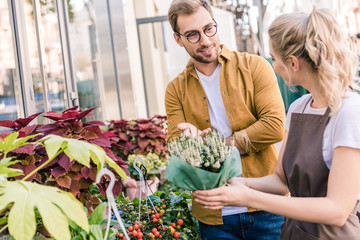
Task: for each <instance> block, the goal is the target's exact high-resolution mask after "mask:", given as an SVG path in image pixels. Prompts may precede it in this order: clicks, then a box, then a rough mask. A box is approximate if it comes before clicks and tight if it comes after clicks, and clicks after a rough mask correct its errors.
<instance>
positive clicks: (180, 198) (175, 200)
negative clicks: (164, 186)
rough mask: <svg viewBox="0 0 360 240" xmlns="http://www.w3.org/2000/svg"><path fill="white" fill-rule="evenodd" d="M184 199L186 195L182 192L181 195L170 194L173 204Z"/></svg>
mask: <svg viewBox="0 0 360 240" xmlns="http://www.w3.org/2000/svg"><path fill="white" fill-rule="evenodd" d="M183 199H184V196H183V194H180V195H171V196H170V203H171V205H174V204H175V203H178V202H180V201H181V200H183Z"/></svg>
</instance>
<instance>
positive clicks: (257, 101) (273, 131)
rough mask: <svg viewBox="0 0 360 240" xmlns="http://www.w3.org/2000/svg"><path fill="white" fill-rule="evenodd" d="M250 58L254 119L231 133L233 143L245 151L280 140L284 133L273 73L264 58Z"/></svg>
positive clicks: (281, 104) (275, 79) (278, 96)
mask: <svg viewBox="0 0 360 240" xmlns="http://www.w3.org/2000/svg"><path fill="white" fill-rule="evenodd" d="M253 60H255V61H254V62H252V63H250V64H249V65H250V68H251V71H252V81H253V86H254V107H255V108H254V109H255V117H256V118H257V121H255V122H254V123H253V124H251V125H249V126H248V127H247V128H245V129H242V130H240V131H238V132H235V134H234V136H235V140H236V142H237V144H238V145H239V146H240V147H241V148H242V149H243V150H244V151H245V152H246V153H248V154H251V153H253V152H258V151H260V150H262V149H264V148H266V147H268V146H269V145H271V144H274V143H277V142H279V141H281V140H282V139H283V137H284V133H285V130H284V120H285V108H284V103H283V100H282V97H281V93H280V89H279V86H278V83H277V78H276V76H275V73H274V71H273V69H272V67H271V65H270V64H269V63H268V62H267V61H266V60H265V59H264V58H262V57H257V58H255V59H253Z"/></svg>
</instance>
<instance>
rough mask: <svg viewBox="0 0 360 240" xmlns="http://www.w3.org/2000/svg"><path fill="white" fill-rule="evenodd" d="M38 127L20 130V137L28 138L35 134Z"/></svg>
mask: <svg viewBox="0 0 360 240" xmlns="http://www.w3.org/2000/svg"><path fill="white" fill-rule="evenodd" d="M36 127H37V125H31V126H27V127H24V128H22V129H21V130H19V137H26V136H29V135H31V134H33V133H34V131H35V129H36Z"/></svg>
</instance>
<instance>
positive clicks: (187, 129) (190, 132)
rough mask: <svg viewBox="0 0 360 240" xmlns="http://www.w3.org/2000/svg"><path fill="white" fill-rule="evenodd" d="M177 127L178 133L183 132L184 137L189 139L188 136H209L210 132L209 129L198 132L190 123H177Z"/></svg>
mask: <svg viewBox="0 0 360 240" xmlns="http://www.w3.org/2000/svg"><path fill="white" fill-rule="evenodd" d="M177 127H178V129H179V130H180V131H183V132H184V134H185V136H188V137H190V136H192V137H196V136H197V134H198V133H200V135H201V136H204V135H207V134H209V132H210V131H211V129H210V128H207V129H204V130H202V131H200V130H199V129H197V128H196V127H195V126H194V125H192V124H191V123H179V124H178V125H177Z"/></svg>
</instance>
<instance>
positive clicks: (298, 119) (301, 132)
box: [281, 98, 360, 240]
mask: <svg viewBox="0 0 360 240" xmlns="http://www.w3.org/2000/svg"><path fill="white" fill-rule="evenodd" d="M310 100H312V98H310ZM310 100H309V102H310ZM309 102H308V103H307V104H306V105H308V104H309ZM304 110H305V107H304V109H303V112H304ZM329 114H330V109H329V108H328V109H327V110H326V112H325V114H324V115H316V114H305V113H292V115H291V122H290V130H289V135H288V140H287V144H286V148H285V152H284V156H283V169H284V173H285V177H286V181H287V184H288V186H289V190H290V193H291V196H293V197H325V196H326V193H327V183H328V177H329V169H328V167H327V166H326V164H325V162H324V158H323V154H322V143H323V135H324V131H325V127H326V125H327V123H328V122H329V119H330V116H329ZM357 205H358V204H356V206H354V209H353V211H352V212H351V214H350V216H349V218H348V219H347V221H346V223H345V225H344V226H342V227H336V226H331V225H326V224H318V223H310V222H302V221H297V220H293V219H290V218H286V219H285V222H284V224H283V225H282V226H281V239H282V240H308V239H309V240H310V239H336V240H342V239H348V240H352V239H353V240H355V239H360V224H359V219H358V217H357V216H356V211H357Z"/></svg>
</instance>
